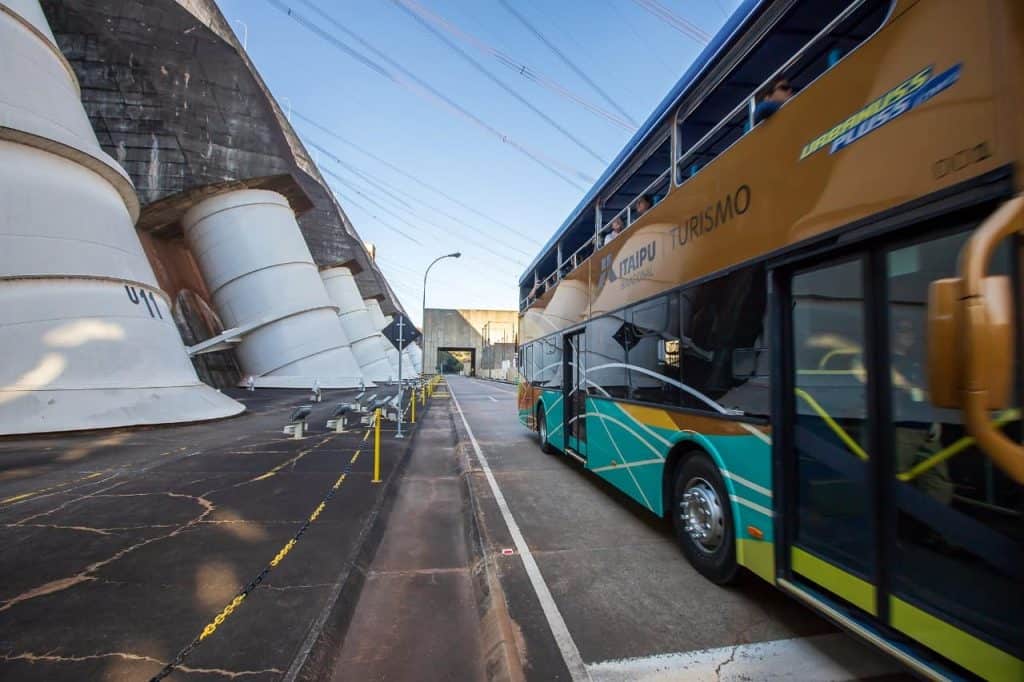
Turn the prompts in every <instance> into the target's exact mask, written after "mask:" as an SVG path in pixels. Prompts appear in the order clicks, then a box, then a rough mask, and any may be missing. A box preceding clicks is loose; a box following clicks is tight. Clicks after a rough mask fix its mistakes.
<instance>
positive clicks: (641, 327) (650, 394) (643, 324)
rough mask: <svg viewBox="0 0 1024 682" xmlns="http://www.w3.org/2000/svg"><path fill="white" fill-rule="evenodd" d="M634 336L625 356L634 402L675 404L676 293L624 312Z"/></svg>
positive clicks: (677, 354) (676, 385) (677, 349)
mask: <svg viewBox="0 0 1024 682" xmlns="http://www.w3.org/2000/svg"><path fill="white" fill-rule="evenodd" d="M624 317H625V319H626V320H628V321H629V324H630V331H631V333H632V335H633V339H632V343H631V344H630V346H629V348H628V349H627V352H626V355H627V359H628V361H629V384H630V388H631V389H632V397H633V400H642V401H644V402H649V403H661V404H666V405H678V404H679V400H680V390H679V385H678V384H679V299H678V296H677V295H676V294H675V293H672V294H668V295H665V296H659V297H658V298H656V299H654V300H653V301H646V302H644V303H640V304H637V305H635V306H633V307H632V308H628V309H627V310H626V314H625V316H624Z"/></svg>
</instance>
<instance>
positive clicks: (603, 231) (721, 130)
mask: <svg viewBox="0 0 1024 682" xmlns="http://www.w3.org/2000/svg"><path fill="white" fill-rule="evenodd" d="M867 2H868V0H853V1H852V2H851V3H850V4H849V5H848V6H847V7H846V8H845V9H844V10H843V11H842V12H840V13H839V14H838V15H836V17H835V18H834V19H832V21H830V22H829V23H828V24H826V25H825V27H824V28H822V29H821V30H820V31H818V32H817V33H816V34H815V35H814V36H813V37H812V38H811V39H810V40H809V41H808V42H807V43H805V44H804V46H803V47H801V48H800V49H799V50H798V51H797V52H796V53H794V54H793V56H791V57H790V58H789V59H787V60H786V61H785V63H783V64H782V66H780V67H779V68H777V69H775V71H773V72H772V74H771V75H770V76H769V77H768V78H766V79H765V80H764V81H763V82H762V83H761V84H760V85H758V86H757V87H756V88H754V89H753V90H752V91H751V92H750V94H749V95H746V96H745V97H744V98H743V99H742V100H741V102H740V103H739V104H737V105H736V107H735V108H733V109H732V111H730V112H729V113H728V114H727V115H726V116H725V117H724V118H723V119H722V120H721V121H719V122H718V123H717V124H716V125H715V126H714V127H713V128H712V129H711V130H709V131H708V132H707V133H705V134H704V135H703V136H702V137H701V138H700V139H699V140H698V141H697V142H696V143H694V144H692V145H690V146H689V147H688V148H687V149H686V150H685V151H682V152H681V153H680V154H679V156H678V157H677V158H676V160H675V162H674V163H672V164H670V167H669V168H667V169H666V170H665V171H664V172H662V173H661V174H660V175H659V176H658V177H657V178H655V180H654V181H653V182H651V183H650V184H649V185H648V186H647V187H646V188H645V189H644V190H642V191H641V192H639V193H637V195H636V197H634V199H633V200H632V201H630V202H629V203H628V204H627V205H626V207H625V208H623V209H622V210H620V211H619V212H618V213H616V214H615V215H614V216H612V217H611V219H610V220H608V221H607V222H606V223H605V224H604V225H601V224H600V223H599V219H598V216H599V215H600V211H596V212H595V221H594V222H595V230H594V234H593V236H592V237H590V238H588V239H587V240H586V241H585V242H584V243H583V244H582V245H581V246H580V247H579V248H578V249H576V250H575V251H574V252H573V253H572V254H570V255H569V257H568V258H565V259H564V260H562V261H561V262H558V263H556V267H555V270H554V272H552V273H550V274H549V275H548V276H547V277H545V278H544V279H542V280H539V284H540V285H541V286H542V287H543V288H541V286H538V284H537V283H535V285H534V289H533V291H531V292H530V294H528V295H527V296H526V298H524V299H522V300H521V301H520V307H521V310H526V308H528V307H530V306H531V305H533V303H534V302H535V301H536V300H537V299H538V298H540V296H541V295H543V294H542V293H536V292H538V291H540V292H545V291H547V290H548V289H549V288H551V287H553V286H555V285H556V284H557V283H558V282H559V281H561V280H562V279H563V278H564V277H565V275H567V274H569V273H570V272H572V271H573V270H575V269H576V268H577V267H579V266H580V264H581V263H582V262H583V261H584V260H586V258H587V257H589V256H590V255H591V254H592V253H593V252H594V251H596V250H597V249H599V248H601V246H602V243H601V242H602V240H603V238H604V237H605V235H607V233H608V232H609V231H610V230H611V224H612V223H613V222H614V221H615V219H616V218H619V219H621V220H622V221H623V228H622V229H623V231H625V230H627V229H629V227H630V226H631V225H633V223H635V222H636V221H637V219H639V218H640V215H635V211H634V208H635V205H636V202H637V201H638V200H639V198H640V197H642V196H644V195H649V194H652V193H653V192H654V191H655V190H656V189H658V187H659V186H660V185H661V184H662V183H665V184H666V185H667V190H668V191H669V192H671V191H673V190H675V189H678V188H679V187H681V186H682V185H684V184H686V182H687V180H689V179H690V178H691V177H693V176H694V175H695V174H696V173H697V171H699V170H700V169H701V168H702V167H703V166H704V165H706V164H707V163H709V162H710V161H711V160H713V159H714V158H716V157H717V156H719V155H721V154H722V153H724V152H725V151H727V150H728V149H729V148H730V147H731V146H732V144H735V142H736V141H735V140H734V141H733V143H732V144H730V145H729V146H728V147H726V149H723V150H721V151H719V152H718V153H711V156H712V158H711V159H707V160H706V161H705V162H704V163H703V164H701V165H697V162H698V159H699V157H701V156H707V155H708V154H709V153H710V152H709V151H708V150H709V149H710V148H712V147H713V146H714V145H715V143H716V142H717V141H718V140H720V139H721V136H722V135H723V134H728V132H727V131H726V128H727V126H730V125H734V126H735V125H741V126H743V127H744V132H743V133H742V134H741V135H740V137H742V135H743V134H746V132H749V130H751V129H752V128H753V114H754V105H755V104H756V98H757V93H758V92H760V91H761V90H762V88H764V87H765V86H767V85H768V84H769V83H771V81H772V80H773V79H775V78H777V77H779V76H781V75H783V74H787V77H788V74H790V72H791V71H792V70H793V69H794V67H795V66H796V65H797V64H799V63H800V62H801V61H802V60H803V59H804V58H806V57H807V56H808V54H809V53H810V52H811V51H812V50H813V49H814V48H815V47H817V46H818V45H819V44H820V43H821V42H822V41H823V40H825V39H826V38H828V37H829V36H830V34H831V33H832V32H833V31H834V30H835V29H836V28H837V27H838V26H840V25H841V24H842V23H843V22H844V21H846V20H847V19H849V18H850V17H851V16H853V15H854V13H855V12H856V11H857V10H859V9H860V8H861V7H862V6H864V5H865V3H867ZM884 24H885V22H884V21H883V22H881V24H880V26H881V25H884ZM831 66H832V65H831V64H830V65H829V68H831ZM706 96H707V95H705V97H706ZM701 101H703V100H701ZM699 104H700V102H696V103H694V104H693V105H692V106H691V107H690V108H689V110H690V111H694V110H695V109H696V108H697V107H698V106H699ZM681 122H682V121H680V120H679V119H678V113H677V119H676V120H675V121H674V123H673V132H672V134H673V135H674V136H677V137H678V135H679V131H678V128H679V125H680V123H681ZM737 139H738V138H737ZM675 146H678V145H675ZM673 168H675V170H676V172H675V175H674V177H670V175H671V174H672V169H673ZM687 168H689V169H690V170H692V172H690V173H686V171H685V170H684V169H687ZM666 181H668V182H667V183H666ZM653 203H654V202H653V201H652V204H653ZM652 207H653V206H652ZM648 210H649V209H648Z"/></svg>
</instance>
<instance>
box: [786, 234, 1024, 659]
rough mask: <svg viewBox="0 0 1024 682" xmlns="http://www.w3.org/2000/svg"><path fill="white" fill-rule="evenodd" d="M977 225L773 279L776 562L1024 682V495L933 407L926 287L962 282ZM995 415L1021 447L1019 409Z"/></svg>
mask: <svg viewBox="0 0 1024 682" xmlns="http://www.w3.org/2000/svg"><path fill="white" fill-rule="evenodd" d="M978 221H980V218H978V220H976V221H973V222H967V221H965V224H963V225H962V226H961V227H960V228H959V229H956V228H950V227H949V226H941V228H940V227H936V226H930V227H929V228H928V229H926V230H923V231H921V232H918V233H917V235H918V236H916V237H908V238H905V239H901V240H899V241H895V240H889V241H886V242H884V243H883V242H879V243H876V244H872V245H871V247H870V248H867V249H865V250H863V251H861V252H858V253H846V254H844V255H843V256H842V257H837V258H832V259H828V260H824V261H817V262H814V263H809V264H807V265H806V266H805V265H803V264H801V265H800V266H798V267H797V269H795V270H793V271H790V272H787V273H786V274H785V275H782V276H780V277H778V278H777V279H776V281H777V282H778V283H779V285H780V286H779V290H780V303H781V305H779V307H777V308H776V310H779V311H784V312H783V314H782V318H783V320H782V328H781V331H782V338H783V339H784V340H785V346H786V349H785V350H786V352H785V353H783V356H784V359H782V360H781V362H782V365H781V366H782V367H783V376H784V377H785V378H784V380H783V381H780V382H777V383H778V386H777V387H776V390H777V391H778V392H779V393H778V394H777V395H776V399H777V403H776V404H777V405H782V406H785V409H783V410H781V411H780V412H779V413H778V414H777V416H779V417H781V419H780V420H777V421H776V424H775V427H776V428H775V430H774V431H775V433H776V434H778V435H779V442H778V443H777V445H776V447H777V448H778V449H777V451H776V462H777V466H776V476H777V479H778V480H779V482H780V486H781V490H779V491H778V492H779V493H781V498H780V501H781V505H780V506H781V509H782V512H783V513H782V515H781V519H782V521H781V528H780V530H781V533H780V537H782V538H784V540H783V542H782V543H780V549H779V554H778V555H777V557H778V558H779V559H780V566H781V567H782V575H783V577H784V578H786V579H787V581H788V582H790V583H792V584H795V585H797V586H798V587H800V588H809V589H810V591H811V592H813V593H815V594H816V595H817V596H824V597H825V598H826V599H828V600H829V601H831V602H833V603H838V604H840V605H842V606H843V608H846V609H850V608H852V609H853V612H854V613H858V612H859V613H861V614H862V615H866V616H871V617H874V618H876V619H877V621H878V622H879V623H880V624H881V625H882V627H883V629H891V630H893V631H899V632H901V633H902V634H904V635H907V636H909V637H910V638H912V639H914V640H916V641H918V642H919V643H921V644H923V645H925V646H927V647H929V648H931V649H933V650H935V651H938V652H939V653H941V654H942V655H943V656H946V657H947V658H949V659H950V660H952V661H953V662H955V663H958V664H959V665H961V666H963V667H964V668H967V669H969V670H971V671H973V672H974V673H976V674H977V673H979V672H980V673H981V674H982V675H983V676H984V677H986V678H990V679H1024V627H1021V623H1022V622H1024V621H1022V620H1021V619H1022V614H1024V518H1022V512H1024V486H1021V485H1020V484H1018V483H1015V482H1014V481H1013V480H1012V479H1010V478H1009V477H1008V476H1007V475H1005V474H1004V473H1003V472H1002V471H1001V470H1000V469H999V468H998V467H997V466H995V465H994V463H993V461H992V460H991V459H990V458H989V457H988V456H986V453H985V452H983V451H981V450H980V449H979V448H977V447H976V446H975V444H974V440H973V438H971V437H970V434H968V433H967V431H966V429H965V428H964V425H963V419H962V413H961V412H960V411H959V410H952V409H941V408H938V407H936V406H935V405H934V404H933V403H932V401H931V400H930V398H929V390H928V381H927V371H926V368H927V365H926V357H927V356H926V353H927V344H928V339H927V338H926V331H927V301H928V288H929V285H930V284H931V282H933V281H935V280H938V279H942V278H947V277H953V276H956V274H957V258H958V256H959V254H960V251H961V249H962V248H963V245H964V244H965V242H966V240H967V238H968V236H969V235H970V234H971V230H970V228H972V227H975V226H976V225H977V224H978ZM1001 249H1002V250H1001V251H1000V252H997V255H996V257H995V258H994V259H993V262H992V264H991V266H990V268H989V272H990V274H1011V273H1013V274H1014V276H1015V277H1016V273H1015V272H1014V271H1015V269H1016V268H1015V267H1013V265H1012V260H1017V259H1012V260H1011V257H1010V255H1011V244H1010V243H1004V244H1003V246H1002V247H1001ZM1013 290H1014V291H1015V292H1018V295H1019V292H1020V286H1019V283H1017V282H1015V283H1014V289H1013ZM1018 324H1019V322H1018ZM1018 345H1019V344H1018ZM1018 352H1019V351H1018ZM1018 357H1019V356H1018ZM1019 367H1020V363H1019V362H1018V363H1017V367H1016V368H1015V370H1014V377H1015V379H1016V386H1017V391H1018V399H1019V391H1020V388H1021V386H1022V383H1021V381H1020V379H1019V377H1020V369H1019ZM1015 404H1019V403H1015ZM991 419H992V421H993V422H995V423H996V424H997V425H998V426H999V428H1000V429H1002V430H1003V431H1004V433H1005V434H1007V435H1008V436H1010V437H1011V438H1013V439H1014V440H1016V441H1017V442H1020V437H1021V432H1020V428H1019V426H1020V411H1019V410H1018V409H1003V410H999V411H995V412H993V413H992V415H991Z"/></svg>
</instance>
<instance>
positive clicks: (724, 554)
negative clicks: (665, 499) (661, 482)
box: [672, 453, 739, 585]
mask: <svg viewBox="0 0 1024 682" xmlns="http://www.w3.org/2000/svg"><path fill="white" fill-rule="evenodd" d="M672 490H673V495H672V525H673V527H674V528H675V531H676V538H677V539H678V541H679V544H680V545H681V546H682V549H683V554H685V555H686V558H687V559H689V561H690V563H691V564H692V565H693V567H694V568H696V569H697V570H698V571H699V572H700V573H701V574H702V575H703V576H704V577H705V578H707V579H708V580H711V581H712V582H714V583H717V584H719V585H726V584H729V583H732V582H735V581H736V578H737V575H738V574H739V565H738V564H737V563H736V534H735V531H734V525H733V518H732V509H731V508H730V506H729V495H728V493H727V492H726V490H725V483H724V482H723V481H722V475H721V474H720V473H719V472H718V468H717V467H716V466H715V464H714V462H712V461H711V459H710V458H709V457H708V456H707V455H705V454H704V453H697V454H694V455H691V456H690V457H689V458H687V459H686V460H685V461H684V462H683V463H682V464H681V465H680V466H679V468H678V469H677V470H676V478H675V483H674V485H673V487H672Z"/></svg>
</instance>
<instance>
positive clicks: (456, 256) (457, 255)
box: [448, 251, 462, 258]
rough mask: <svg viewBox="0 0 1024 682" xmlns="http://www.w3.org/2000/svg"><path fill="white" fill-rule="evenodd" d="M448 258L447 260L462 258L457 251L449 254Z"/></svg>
mask: <svg viewBox="0 0 1024 682" xmlns="http://www.w3.org/2000/svg"><path fill="white" fill-rule="evenodd" d="M448 256H449V258H462V254H461V253H460V252H458V251H456V252H455V253H449V254H448Z"/></svg>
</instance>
